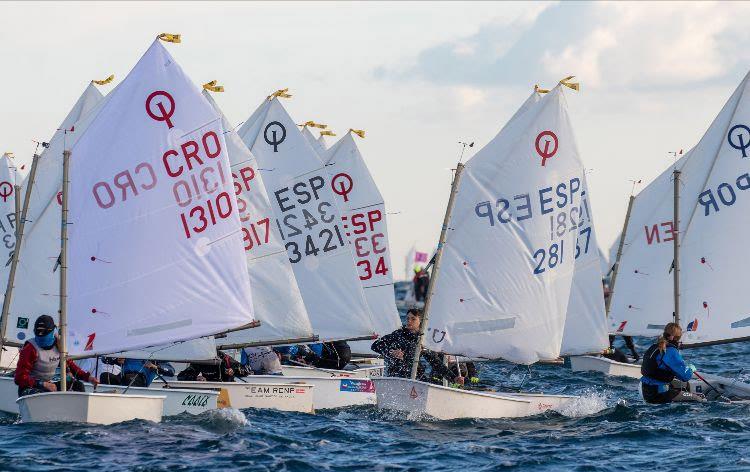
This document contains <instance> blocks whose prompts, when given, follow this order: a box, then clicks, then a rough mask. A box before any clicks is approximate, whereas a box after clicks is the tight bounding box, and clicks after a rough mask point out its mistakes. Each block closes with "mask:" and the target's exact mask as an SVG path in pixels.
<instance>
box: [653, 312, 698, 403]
mask: <svg viewBox="0 0 750 472" xmlns="http://www.w3.org/2000/svg"><path fill="white" fill-rule="evenodd" d="M681 337H682V328H680V325H678V324H677V323H668V324H667V325H666V326H665V327H664V334H662V335H661V337H660V338H659V340H658V341H657V343H656V344H654V345H653V346H651V347H650V348H648V350H647V351H646V353H645V354H644V355H643V364H642V365H641V374H642V375H643V377H641V394H642V395H643V399H644V400H645V401H646V403H671V402H695V401H706V399H705V398H704V397H703V395H700V394H693V393H690V392H686V391H683V390H682V389H681V388H678V387H676V386H674V385H672V381H673V380H674V379H675V378H677V379H679V380H681V381H682V382H687V381H689V380H690V379H691V378H692V377H693V372H695V370H696V369H695V366H694V365H693V364H685V360H684V359H683V358H682V354H680V347H679V346H680V338H681Z"/></svg>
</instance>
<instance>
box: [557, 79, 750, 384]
mask: <svg viewBox="0 0 750 472" xmlns="http://www.w3.org/2000/svg"><path fill="white" fill-rule="evenodd" d="M748 88H750V74H748V75H746V76H745V78H744V79H743V80H742V82H741V83H740V85H739V86H738V87H737V89H736V90H735V91H734V93H733V94H732V96H731V97H730V98H729V100H728V101H727V102H726V104H725V105H724V107H723V108H722V109H721V111H720V112H719V114H718V116H717V117H716V118H715V119H714V121H713V122H712V123H711V125H710V126H709V128H708V130H707V131H706V133H705V134H704V135H703V137H702V138H701V140H700V141H699V142H698V144H697V145H696V146H695V147H694V148H692V149H691V150H690V151H688V152H687V153H686V154H685V155H683V156H682V157H680V158H679V159H678V160H677V161H676V162H675V163H674V165H673V166H671V167H670V168H668V169H666V170H665V171H664V172H662V174H661V175H659V176H658V177H657V178H656V179H655V180H654V181H653V182H651V183H650V184H649V185H648V186H646V187H645V188H644V189H643V190H642V191H641V192H640V193H639V194H638V195H637V196H635V197H631V200H630V203H629V205H628V212H627V213H626V218H625V223H624V226H623V231H622V234H621V237H620V241H621V242H620V243H619V247H618V252H617V257H616V260H615V265H614V273H613V284H612V294H611V306H610V310H609V317H610V330H611V332H612V333H613V334H617V335H628V336H648V337H656V336H659V335H660V334H661V332H662V331H663V329H664V326H665V325H666V324H667V323H668V322H672V321H674V322H676V323H678V324H680V323H685V325H684V326H683V330H684V331H683V336H682V343H683V346H684V348H691V347H698V346H710V345H713V344H725V343H732V342H743V341H747V340H749V339H750V317H748V312H749V311H750V305H749V304H748V299H747V296H745V292H746V287H745V285H746V284H745V282H746V277H744V274H745V273H746V267H745V263H744V259H743V258H742V257H739V256H738V255H741V254H744V253H745V252H746V241H745V238H744V235H746V234H748V232H750V219H748V218H747V214H748V212H750V195H749V194H748V193H747V189H750V177H749V176H748V172H747V149H748V145H747V143H748V142H750V140H749V139H748V138H747V131H746V130H747V126H746V125H747V123H748V122H750V93H749V91H748ZM743 133H744V134H743ZM670 295H672V296H671V297H670ZM571 362H572V365H573V366H574V369H576V370H578V369H580V370H597V371H602V372H605V373H607V374H612V373H613V372H614V373H616V374H617V375H626V376H632V377H635V378H640V371H639V369H640V367H639V366H637V365H632V366H624V365H617V364H619V363H612V362H611V361H606V360H603V359H596V360H595V359H585V358H583V359H575V358H574V359H571ZM700 375H701V376H702V377H704V378H705V379H706V380H708V381H709V382H710V383H711V384H712V385H714V387H716V389H717V390H720V391H721V394H722V395H726V396H727V397H730V398H731V397H734V398H744V399H750V395H748V393H749V392H750V385H748V384H745V383H742V382H738V381H736V379H735V380H734V381H732V380H730V379H726V378H722V377H718V376H714V375H709V374H704V373H700ZM711 379H715V380H716V382H713V381H712V380H711ZM690 384H691V389H692V390H693V391H698V392H700V391H704V392H705V391H706V390H707V389H708V390H712V389H710V387H708V385H706V384H705V382H703V381H701V380H700V379H698V378H697V377H694V378H693V379H692V380H691V381H690ZM725 389H726V390H725ZM709 398H710V396H709Z"/></svg>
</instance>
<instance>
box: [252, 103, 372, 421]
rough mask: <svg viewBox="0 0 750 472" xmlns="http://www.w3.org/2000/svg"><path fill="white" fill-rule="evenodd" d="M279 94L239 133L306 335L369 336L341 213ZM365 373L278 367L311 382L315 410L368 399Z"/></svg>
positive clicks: (333, 337)
mask: <svg viewBox="0 0 750 472" xmlns="http://www.w3.org/2000/svg"><path fill="white" fill-rule="evenodd" d="M287 92H288V91H287V90H280V91H278V92H276V93H274V94H272V95H271V96H269V97H268V98H267V99H266V100H265V101H264V102H263V103H262V104H261V105H260V107H259V108H258V109H257V110H256V111H255V112H254V113H253V114H252V115H251V117H250V118H249V119H248V120H246V121H245V122H244V124H243V125H242V127H241V128H240V129H239V135H240V136H241V138H242V140H243V141H244V142H245V144H246V145H247V147H248V148H250V151H251V152H252V154H253V155H254V156H255V157H256V158H257V160H258V165H259V168H260V174H261V176H262V178H263V182H264V184H265V188H266V191H267V193H268V196H269V199H270V201H271V205H272V207H273V210H274V214H275V223H276V225H277V229H278V230H279V234H280V235H281V238H282V241H283V242H284V245H285V248H286V251H287V257H288V260H289V262H290V263H291V265H292V268H293V271H294V276H295V279H296V281H297V285H298V286H299V288H300V292H301V294H302V300H303V301H304V304H305V307H306V310H307V314H308V316H309V319H310V322H311V324H312V328H313V332H314V333H315V334H316V335H317V336H318V338H319V341H320V342H328V341H336V340H349V341H352V340H358V339H374V338H375V336H376V333H377V331H376V328H375V326H374V323H373V321H372V317H371V313H370V308H369V306H368V304H367V301H366V299H365V295H364V292H363V288H362V283H361V281H360V279H359V274H358V272H357V268H356V266H355V262H354V257H353V254H352V249H351V248H350V244H349V239H348V236H347V235H346V231H347V230H346V228H344V227H343V220H342V215H343V214H344V210H343V209H342V208H341V207H340V206H339V204H338V200H337V198H336V194H335V190H334V188H333V187H332V186H331V183H332V180H331V176H330V174H329V172H328V170H327V168H326V166H325V164H324V162H323V161H322V160H321V157H320V156H319V155H318V153H317V152H316V151H315V150H314V149H313V147H312V146H311V145H310V142H309V141H308V139H307V138H305V137H304V135H303V133H302V132H301V131H300V130H299V129H297V127H296V126H295V124H294V121H292V119H291V117H290V116H289V114H288V113H287V112H286V110H285V109H284V107H283V106H282V104H281V102H280V100H279V98H280V97H283V96H285V95H286V96H288V95H289V94H288V93H287ZM381 369H382V367H380V366H376V367H375V368H374V369H373V370H374V371H375V372H377V373H380V372H381ZM370 373H374V372H371V371H370V370H369V369H364V372H349V371H338V372H336V371H334V372H330V371H328V370H327V369H312V368H307V367H299V368H297V367H292V368H288V367H285V370H284V379H285V380H294V381H300V382H309V383H311V384H313V385H315V389H314V399H315V408H316V410H317V409H322V408H336V407H344V406H351V405H359V404H374V403H375V395H374V387H373V384H372V382H371V380H370V379H369V378H367V376H368V374H370ZM290 374H291V375H290ZM261 377H265V376H254V377H253V380H254V381H255V380H258V379H259V378H261ZM271 380H275V381H278V377H275V378H269V381H271Z"/></svg>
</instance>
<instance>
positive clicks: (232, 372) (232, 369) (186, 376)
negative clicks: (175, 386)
mask: <svg viewBox="0 0 750 472" xmlns="http://www.w3.org/2000/svg"><path fill="white" fill-rule="evenodd" d="M216 357H218V362H216V361H212V362H192V363H191V364H190V365H188V366H187V368H186V369H185V370H183V371H182V372H180V373H179V374H177V380H188V381H195V380H197V381H200V382H204V381H206V382H234V378H235V377H245V376H247V375H248V372H247V370H246V369H245V368H244V367H243V366H242V365H241V364H240V363H239V362H237V361H236V360H234V359H232V357H231V356H230V355H229V354H226V353H224V352H222V351H219V350H218V349H217V350H216Z"/></svg>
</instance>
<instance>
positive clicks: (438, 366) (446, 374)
mask: <svg viewBox="0 0 750 472" xmlns="http://www.w3.org/2000/svg"><path fill="white" fill-rule="evenodd" d="M422 359H424V360H426V361H427V363H429V364H430V367H432V376H433V377H440V378H443V379H446V380H448V381H451V382H452V381H453V379H454V378H455V376H454V375H453V372H451V370H450V369H449V368H448V367H447V366H446V365H445V364H443V359H442V358H441V357H440V355H439V354H437V353H435V352H432V351H422Z"/></svg>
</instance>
